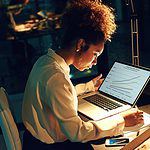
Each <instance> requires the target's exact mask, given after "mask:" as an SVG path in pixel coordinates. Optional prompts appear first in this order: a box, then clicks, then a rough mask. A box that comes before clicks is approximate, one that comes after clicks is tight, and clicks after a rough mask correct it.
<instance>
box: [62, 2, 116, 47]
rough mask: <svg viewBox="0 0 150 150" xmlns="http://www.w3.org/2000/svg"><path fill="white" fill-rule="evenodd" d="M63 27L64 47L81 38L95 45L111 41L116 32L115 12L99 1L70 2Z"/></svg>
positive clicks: (64, 16) (64, 14)
mask: <svg viewBox="0 0 150 150" xmlns="http://www.w3.org/2000/svg"><path fill="white" fill-rule="evenodd" d="M61 27H62V31H63V32H62V39H61V43H62V47H66V46H67V45H68V46H69V45H71V43H72V42H73V41H75V40H78V39H80V38H83V39H85V41H86V42H87V43H93V44H96V43H98V42H101V41H107V40H109V41H110V40H111V37H112V34H113V33H114V32H115V30H116V24H115V15H114V10H113V9H112V8H111V7H109V6H107V5H105V4H103V3H102V2H101V1H98V0H70V1H69V3H68V5H67V7H66V9H65V11H64V13H63V15H62V18H61Z"/></svg>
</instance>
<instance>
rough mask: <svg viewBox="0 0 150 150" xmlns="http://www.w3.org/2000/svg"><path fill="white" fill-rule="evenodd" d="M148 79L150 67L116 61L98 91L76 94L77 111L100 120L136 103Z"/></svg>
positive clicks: (149, 77)
mask: <svg viewBox="0 0 150 150" xmlns="http://www.w3.org/2000/svg"><path fill="white" fill-rule="evenodd" d="M149 80H150V69H148V68H143V67H139V66H134V65H131V64H126V63H123V62H118V61H116V62H115V63H114V64H113V66H112V67H111V69H110V71H109V73H108V75H107V76H106V78H105V79H104V81H103V83H102V84H101V86H100V87H99V89H98V91H96V92H90V93H86V94H83V95H81V96H78V100H79V102H78V103H79V105H78V112H79V113H81V114H82V115H83V116H86V118H88V119H92V120H100V119H103V118H106V117H109V116H112V115H115V114H118V113H120V112H122V111H126V110H128V109H131V108H133V107H134V106H135V105H136V102H137V100H138V99H139V97H140V95H141V93H142V91H143V90H144V88H145V86H146V85H147V83H148V82H149Z"/></svg>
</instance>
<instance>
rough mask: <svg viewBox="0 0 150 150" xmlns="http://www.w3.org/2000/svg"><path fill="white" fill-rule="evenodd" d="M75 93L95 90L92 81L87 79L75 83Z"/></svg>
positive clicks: (79, 93)
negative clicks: (83, 81)
mask: <svg viewBox="0 0 150 150" xmlns="http://www.w3.org/2000/svg"><path fill="white" fill-rule="evenodd" d="M75 89H76V93H77V95H81V94H84V93H88V92H92V91H95V88H94V84H93V81H89V82H87V83H81V84H77V85H76V86H75Z"/></svg>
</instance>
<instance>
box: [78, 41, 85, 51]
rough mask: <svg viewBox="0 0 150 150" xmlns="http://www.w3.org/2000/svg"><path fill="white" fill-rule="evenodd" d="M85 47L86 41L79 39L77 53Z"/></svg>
mask: <svg viewBox="0 0 150 150" xmlns="http://www.w3.org/2000/svg"><path fill="white" fill-rule="evenodd" d="M84 45H85V40H84V39H79V40H78V41H77V44H76V51H77V52H79V51H81V50H82V48H83V46H84Z"/></svg>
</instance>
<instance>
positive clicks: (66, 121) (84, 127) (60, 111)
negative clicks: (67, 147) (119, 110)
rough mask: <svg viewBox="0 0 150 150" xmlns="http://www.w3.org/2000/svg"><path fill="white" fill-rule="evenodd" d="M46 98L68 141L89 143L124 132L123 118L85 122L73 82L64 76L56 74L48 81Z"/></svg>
mask: <svg viewBox="0 0 150 150" xmlns="http://www.w3.org/2000/svg"><path fill="white" fill-rule="evenodd" d="M51 81H55V82H51ZM46 96H47V99H48V101H47V103H48V105H49V107H50V108H51V110H52V112H53V114H54V116H55V117H56V119H57V121H58V123H59V126H60V129H61V131H62V133H63V135H64V136H65V138H66V139H69V140H71V141H74V142H77V141H80V142H87V141H90V140H96V139H99V138H102V137H106V136H113V135H117V134H121V133H122V131H123V128H124V120H123V118H121V116H119V117H117V116H116V117H115V118H113V117H111V118H107V119H104V120H101V121H88V122H85V121H83V120H82V119H81V118H80V117H79V116H78V113H77V109H78V100H77V95H76V91H75V89H74V87H73V85H72V84H71V81H69V80H65V78H64V75H63V74H59V73H58V74H55V75H54V76H53V77H52V78H51V79H50V80H49V81H48V84H47V87H46ZM110 124H111V125H110ZM106 125H107V126H106Z"/></svg>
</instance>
